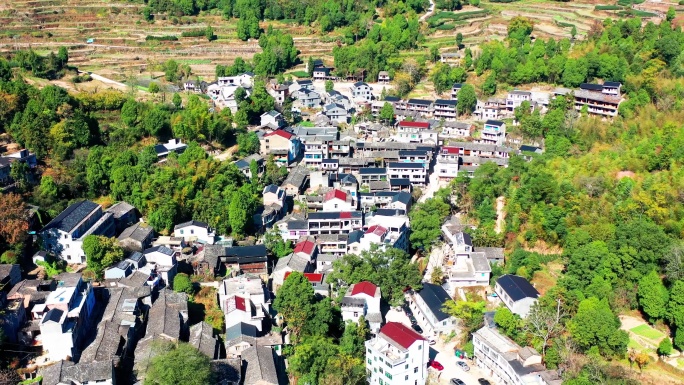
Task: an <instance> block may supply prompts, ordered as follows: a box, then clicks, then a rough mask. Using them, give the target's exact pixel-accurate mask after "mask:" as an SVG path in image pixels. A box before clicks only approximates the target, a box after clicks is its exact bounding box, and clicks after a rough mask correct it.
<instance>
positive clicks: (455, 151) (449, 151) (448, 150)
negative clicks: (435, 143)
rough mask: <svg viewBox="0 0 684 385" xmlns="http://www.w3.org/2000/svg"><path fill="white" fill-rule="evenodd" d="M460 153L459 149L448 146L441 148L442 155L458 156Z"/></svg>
mask: <svg viewBox="0 0 684 385" xmlns="http://www.w3.org/2000/svg"><path fill="white" fill-rule="evenodd" d="M460 151H461V148H460V147H450V146H444V147H442V153H447V154H458V153H459V152H460Z"/></svg>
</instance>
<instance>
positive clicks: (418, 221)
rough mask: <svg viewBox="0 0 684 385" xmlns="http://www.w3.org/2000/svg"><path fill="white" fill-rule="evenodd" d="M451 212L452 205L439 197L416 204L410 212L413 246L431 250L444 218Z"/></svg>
mask: <svg viewBox="0 0 684 385" xmlns="http://www.w3.org/2000/svg"><path fill="white" fill-rule="evenodd" d="M450 213H451V207H449V205H448V204H447V203H446V202H444V200H443V199H441V198H439V197H435V198H431V199H428V200H426V201H425V202H423V203H421V204H418V205H416V206H415V208H414V209H413V210H411V212H409V218H410V219H411V235H410V237H409V239H410V241H411V246H413V247H414V248H423V249H425V250H430V248H431V247H432V243H433V242H434V241H435V240H436V239H437V238H439V235H440V234H441V226H442V223H443V222H444V219H446V217H447V216H448V215H449V214H450Z"/></svg>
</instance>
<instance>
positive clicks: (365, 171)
mask: <svg viewBox="0 0 684 385" xmlns="http://www.w3.org/2000/svg"><path fill="white" fill-rule="evenodd" d="M359 174H361V175H370V174H387V169H386V168H382V167H363V168H360V169H359Z"/></svg>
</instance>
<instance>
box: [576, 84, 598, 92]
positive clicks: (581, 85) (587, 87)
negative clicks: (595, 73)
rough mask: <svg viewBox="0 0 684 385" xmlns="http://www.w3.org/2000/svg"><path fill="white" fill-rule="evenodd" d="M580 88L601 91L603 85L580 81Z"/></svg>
mask: <svg viewBox="0 0 684 385" xmlns="http://www.w3.org/2000/svg"><path fill="white" fill-rule="evenodd" d="M580 89H583V90H587V91H603V86H602V85H600V84H595V83H582V84H580Z"/></svg>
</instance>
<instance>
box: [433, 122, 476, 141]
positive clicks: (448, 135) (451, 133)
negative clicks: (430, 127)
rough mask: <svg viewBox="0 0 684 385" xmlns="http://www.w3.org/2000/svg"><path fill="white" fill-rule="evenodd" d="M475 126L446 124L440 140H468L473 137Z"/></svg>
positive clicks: (443, 126)
mask: <svg viewBox="0 0 684 385" xmlns="http://www.w3.org/2000/svg"><path fill="white" fill-rule="evenodd" d="M472 131H473V125H472V124H470V123H462V122H454V121H451V122H444V124H443V125H442V132H440V133H439V138H440V139H454V138H466V137H469V136H471V132H472Z"/></svg>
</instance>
